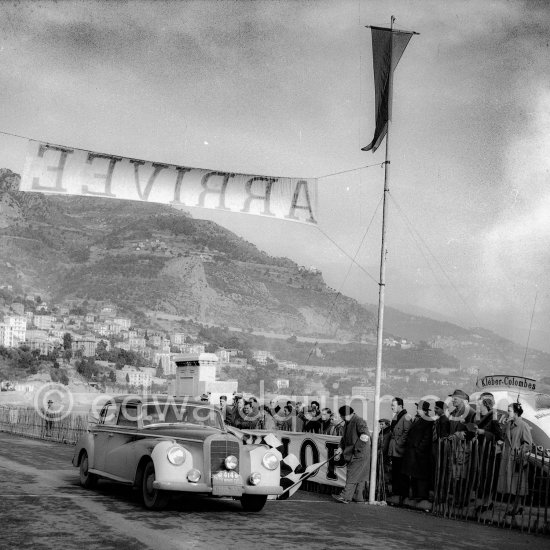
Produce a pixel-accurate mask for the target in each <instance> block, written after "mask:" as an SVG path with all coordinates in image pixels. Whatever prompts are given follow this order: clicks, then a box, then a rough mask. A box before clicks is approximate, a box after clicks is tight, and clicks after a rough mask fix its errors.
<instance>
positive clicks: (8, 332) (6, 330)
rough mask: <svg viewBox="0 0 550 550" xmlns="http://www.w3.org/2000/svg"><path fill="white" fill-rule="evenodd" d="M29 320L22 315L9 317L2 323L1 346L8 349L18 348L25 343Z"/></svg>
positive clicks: (0, 328) (0, 330)
mask: <svg viewBox="0 0 550 550" xmlns="http://www.w3.org/2000/svg"><path fill="white" fill-rule="evenodd" d="M26 332H27V318H26V317H25V316H21V315H8V316H7V317H6V318H5V319H4V322H3V323H0V344H1V345H3V346H4V347H7V348H16V347H18V346H19V345H20V344H22V343H23V342H24V341H25V337H26Z"/></svg>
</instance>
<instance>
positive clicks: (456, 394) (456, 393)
mask: <svg viewBox="0 0 550 550" xmlns="http://www.w3.org/2000/svg"><path fill="white" fill-rule="evenodd" d="M449 397H460V398H461V399H466V401H470V396H469V395H468V394H467V393H466V392H465V391H463V390H455V391H454V392H453V393H451V394H450V395H449Z"/></svg>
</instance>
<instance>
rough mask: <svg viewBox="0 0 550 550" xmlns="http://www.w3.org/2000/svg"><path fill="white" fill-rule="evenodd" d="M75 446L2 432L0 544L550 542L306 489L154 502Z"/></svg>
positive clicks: (516, 545)
mask: <svg viewBox="0 0 550 550" xmlns="http://www.w3.org/2000/svg"><path fill="white" fill-rule="evenodd" d="M72 453H73V448H72V447H69V446H66V445H61V444H56V443H49V442H44V441H35V440H32V439H25V438H21V437H17V436H12V435H9V434H6V433H1V432H0V527H1V530H0V549H1V550H12V549H26V548H28V549H32V550H40V549H45V550H46V549H47V550H53V549H55V550H60V549H63V550H72V549H78V550H88V549H102V550H110V549H113V550H114V549H117V550H141V549H162V550H173V549H174V550H175V549H178V550H179V549H187V548H197V549H207V548H208V549H216V550H222V549H225V548H232V549H238V550H246V549H252V548H253V549H258V550H259V549H260V548H261V549H262V550H263V549H271V548H276V549H277V550H284V549H287V548H304V549H308V548H312V549H315V550H322V549H328V548H330V549H340V548H346V549H348V548H366V549H370V548H376V549H377V548H386V549H389V550H392V549H396V550H397V549H399V550H407V549H411V548H415V549H416V548H419V549H420V548H422V549H424V550H427V549H431V548H433V549H437V550H441V549H445V550H455V549H457V550H458V549H479V550H487V548H491V547H497V548H498V549H499V550H507V549H514V550H523V549H529V550H532V549H533V548H537V549H542V548H550V538H547V537H540V536H539V537H535V536H533V535H526V534H521V533H518V532H514V531H508V530H503V529H497V528H494V527H485V526H480V525H477V524H471V523H465V522H458V521H451V520H444V519H440V518H435V517H433V516H431V515H428V514H425V513H420V512H412V511H408V510H401V509H397V508H390V507H374V506H369V505H360V504H349V505H343V504H338V503H336V502H334V501H333V500H332V499H330V498H329V497H327V496H325V495H317V494H312V493H306V492H304V491H299V492H298V493H297V494H296V495H294V497H293V498H292V499H290V500H287V501H281V502H278V501H268V503H267V505H266V507H265V508H264V510H263V511H262V512H261V513H259V514H246V513H244V512H242V511H241V507H240V504H239V503H237V502H235V501H232V500H226V499H212V498H210V499H208V498H201V497H193V498H190V499H187V500H186V499H183V498H177V499H174V500H173V502H172V503H171V505H170V507H169V508H168V510H166V511H163V512H148V511H145V510H144V509H143V508H141V506H140V504H139V503H138V501H137V498H136V497H135V496H134V494H133V492H132V491H131V489H129V488H126V487H121V486H118V485H116V484H113V483H108V482H100V484H99V486H98V488H97V489H95V490H94V491H87V490H85V489H83V488H81V487H80V486H79V484H78V470H77V469H76V468H73V467H72V466H71V464H70V460H71V457H72Z"/></svg>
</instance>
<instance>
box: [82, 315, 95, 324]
mask: <svg viewBox="0 0 550 550" xmlns="http://www.w3.org/2000/svg"><path fill="white" fill-rule="evenodd" d="M84 321H86V323H93V322H94V321H95V315H94V314H93V313H88V314H86V315H85V317H84Z"/></svg>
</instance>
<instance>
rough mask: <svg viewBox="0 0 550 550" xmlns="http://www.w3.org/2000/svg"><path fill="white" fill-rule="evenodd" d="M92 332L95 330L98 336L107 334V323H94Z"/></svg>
mask: <svg viewBox="0 0 550 550" xmlns="http://www.w3.org/2000/svg"><path fill="white" fill-rule="evenodd" d="M93 331H94V332H97V333H98V334H99V335H100V336H109V325H107V324H106V323H97V322H96V323H94V328H93Z"/></svg>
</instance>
